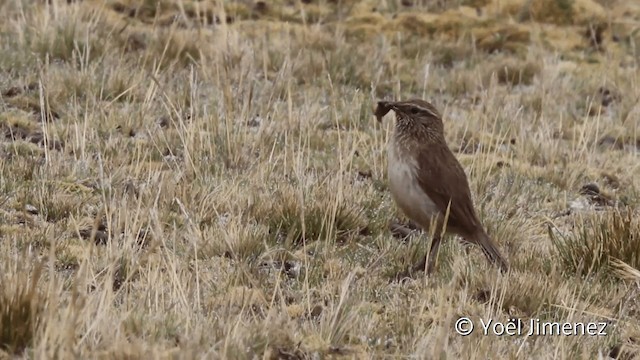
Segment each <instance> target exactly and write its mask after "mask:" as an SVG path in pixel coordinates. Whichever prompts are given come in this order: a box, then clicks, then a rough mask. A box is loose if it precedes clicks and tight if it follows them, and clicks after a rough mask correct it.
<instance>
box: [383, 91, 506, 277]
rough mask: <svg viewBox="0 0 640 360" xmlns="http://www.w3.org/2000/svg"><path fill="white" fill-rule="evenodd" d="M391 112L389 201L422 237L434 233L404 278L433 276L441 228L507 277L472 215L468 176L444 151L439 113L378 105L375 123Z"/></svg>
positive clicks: (400, 104) (419, 105) (415, 105)
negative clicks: (478, 250) (424, 273)
mask: <svg viewBox="0 0 640 360" xmlns="http://www.w3.org/2000/svg"><path fill="white" fill-rule="evenodd" d="M390 110H393V111H394V112H395V114H396V124H395V130H394V133H393V136H392V139H391V140H390V141H389V145H388V149H387V155H388V167H387V174H388V177H389V187H390V190H391V195H392V197H393V200H394V202H395V203H396V205H397V206H398V207H399V208H400V210H401V211H402V212H403V213H404V214H405V215H406V216H407V217H409V219H411V220H412V221H414V222H415V223H417V224H418V225H419V226H420V227H421V228H422V229H423V231H425V232H430V231H431V230H435V231H434V232H433V233H434V235H433V239H432V241H431V250H430V251H429V254H428V255H427V256H425V258H424V259H423V260H421V261H420V262H418V263H417V264H416V265H415V266H413V267H412V268H410V269H409V270H407V271H406V273H403V274H402V276H403V277H404V276H405V275H410V274H411V272H413V271H419V270H424V267H425V264H426V265H427V274H431V273H432V272H433V268H434V265H435V259H436V256H437V253H438V249H439V247H440V242H441V236H442V234H443V226H444V231H445V233H448V234H457V235H460V236H461V237H462V238H463V239H464V240H465V241H466V242H469V243H473V244H477V245H480V246H481V247H482V250H483V252H484V254H485V256H486V257H487V259H488V260H489V261H490V262H491V263H497V264H498V266H500V268H501V270H502V271H503V272H504V271H507V270H508V268H509V265H508V263H507V261H506V260H505V258H504V257H503V256H502V254H500V251H499V250H498V247H497V245H496V244H495V243H494V242H493V240H491V238H490V237H489V235H487V233H486V231H485V230H484V228H483V226H482V224H481V223H480V220H479V219H478V216H477V215H476V211H475V209H474V207H473V201H472V199H471V191H470V190H469V183H468V181H467V176H466V174H465V172H464V170H463V169H462V166H461V165H460V163H459V162H458V160H457V159H456V157H455V156H454V155H453V153H452V152H451V150H450V149H449V146H447V143H446V140H445V137H444V125H443V123H442V117H441V116H440V113H439V112H438V110H436V109H435V107H434V106H433V105H431V104H430V103H428V102H426V101H424V100H420V99H413V100H408V101H397V102H394V101H379V102H378V107H377V109H376V112H375V115H376V117H377V119H378V121H382V117H383V116H384V115H386V114H387V113H388V112H389V111H390ZM445 221H446V226H445ZM434 226H435V228H434Z"/></svg>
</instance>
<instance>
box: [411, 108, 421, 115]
mask: <svg viewBox="0 0 640 360" xmlns="http://www.w3.org/2000/svg"><path fill="white" fill-rule="evenodd" d="M409 112H411V113H412V114H413V115H415V114H417V113H418V112H419V110H418V109H417V108H411V110H409Z"/></svg>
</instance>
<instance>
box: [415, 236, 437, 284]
mask: <svg viewBox="0 0 640 360" xmlns="http://www.w3.org/2000/svg"><path fill="white" fill-rule="evenodd" d="M441 242H442V237H441V236H440V235H439V234H434V236H433V239H431V249H430V250H429V254H428V255H427V256H425V260H423V261H422V262H421V263H422V264H418V265H420V266H421V267H422V269H424V265H425V264H424V263H425V261H428V262H427V275H430V274H432V273H433V269H434V267H435V265H436V258H437V257H438V250H440V243H441Z"/></svg>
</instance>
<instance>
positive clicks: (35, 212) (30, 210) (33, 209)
mask: <svg viewBox="0 0 640 360" xmlns="http://www.w3.org/2000/svg"><path fill="white" fill-rule="evenodd" d="M24 210H25V211H26V212H28V213H29V214H31V215H38V213H39V211H38V209H37V208H36V207H35V206H33V205H31V204H27V205H25V206H24Z"/></svg>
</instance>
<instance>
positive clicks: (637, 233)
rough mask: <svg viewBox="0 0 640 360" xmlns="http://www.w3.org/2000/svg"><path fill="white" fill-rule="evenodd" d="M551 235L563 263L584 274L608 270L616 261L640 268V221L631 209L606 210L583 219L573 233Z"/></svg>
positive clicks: (552, 233) (553, 233) (572, 270)
mask: <svg viewBox="0 0 640 360" xmlns="http://www.w3.org/2000/svg"><path fill="white" fill-rule="evenodd" d="M549 236H550V238H551V240H552V241H553V244H554V246H555V248H556V250H557V251H558V254H559V256H560V259H561V260H562V261H563V264H564V266H565V267H566V269H567V270H569V271H571V272H576V273H579V274H582V275H587V274H592V273H599V272H601V271H607V272H609V271H610V270H611V267H612V262H613V261H619V262H623V263H625V264H627V265H628V266H631V267H632V268H636V269H638V268H640V250H639V249H640V247H639V246H640V223H639V222H638V220H637V216H635V215H634V213H633V211H630V210H614V211H607V212H605V213H604V214H595V215H590V216H587V217H585V218H583V219H580V220H579V221H578V222H577V223H576V225H575V229H574V231H572V232H571V233H570V234H567V235H562V234H558V233H556V232H554V231H552V230H551V229H550V230H549Z"/></svg>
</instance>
